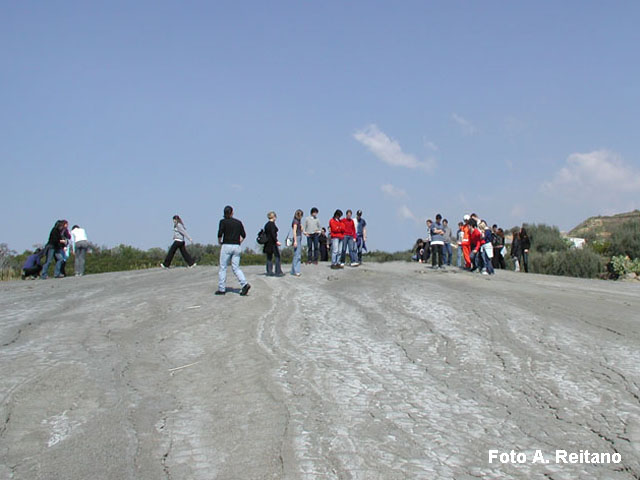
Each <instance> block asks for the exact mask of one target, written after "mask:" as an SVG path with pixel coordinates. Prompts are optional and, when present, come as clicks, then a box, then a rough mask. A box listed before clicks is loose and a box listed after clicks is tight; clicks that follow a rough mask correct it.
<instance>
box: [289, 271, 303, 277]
mask: <svg viewBox="0 0 640 480" xmlns="http://www.w3.org/2000/svg"><path fill="white" fill-rule="evenodd" d="M291 275H293V276H294V277H299V276H300V275H302V274H301V273H300V272H298V273H292V274H291Z"/></svg>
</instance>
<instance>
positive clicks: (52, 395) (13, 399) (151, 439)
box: [0, 263, 640, 480]
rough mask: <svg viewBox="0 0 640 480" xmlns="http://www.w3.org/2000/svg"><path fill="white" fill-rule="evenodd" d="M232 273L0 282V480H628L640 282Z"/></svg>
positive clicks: (427, 273) (412, 268)
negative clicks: (247, 286)
mask: <svg viewBox="0 0 640 480" xmlns="http://www.w3.org/2000/svg"><path fill="white" fill-rule="evenodd" d="M244 271H245V274H247V278H248V279H249V281H250V283H251V284H252V286H253V288H252V289H251V291H250V293H249V295H248V296H247V297H241V296H239V295H238V284H237V282H236V280H235V278H234V277H233V275H231V274H230V276H229V279H228V284H229V285H230V286H231V287H233V288H234V289H235V292H233V291H232V292H228V293H227V295H226V296H224V297H218V296H214V295H213V292H214V290H215V288H216V274H217V269H216V268H213V267H198V268H196V269H193V270H187V269H184V268H176V269H172V270H170V271H162V270H160V269H156V270H146V271H135V272H125V273H111V274H102V275H92V276H86V277H84V278H67V279H62V280H47V281H25V282H12V283H4V284H2V285H0V366H1V371H2V375H1V376H0V394H1V399H2V402H1V405H0V478H3V479H4V478H8V479H29V480H33V479H47V480H51V479H64V480H76V479H78V480H80V479H114V480H116V479H117V480H122V479H136V480H137V479H143V480H144V479H149V480H158V479H165V478H166V479H334V478H336V479H366V480H369V479H413V478H416V479H456V480H465V479H477V478H491V479H503V478H504V479H511V478H518V479H556V480H560V479H577V478H590V479H607V480H611V479H613V480H616V479H638V478H640V349H639V347H640V301H639V300H640V287H639V286H638V285H636V284H631V283H614V282H604V281H597V280H582V279H571V278H561V277H550V276H541V275H531V274H529V275H527V274H516V273H513V272H503V271H501V272H498V274H497V275H495V276H494V277H491V278H487V277H483V276H480V275H476V274H469V273H466V272H459V271H458V270H456V269H453V270H449V271H445V272H441V271H432V270H430V269H427V268H425V267H423V266H419V265H417V264H410V263H391V264H371V265H369V264H367V265H364V266H362V267H360V268H354V269H345V270H344V271H332V270H330V269H329V268H328V267H327V266H326V265H323V266H306V267H303V275H302V277H300V278H295V277H292V276H287V277H285V278H267V277H265V276H264V275H263V268H262V267H245V268H244ZM490 449H498V450H500V451H504V452H509V451H511V450H515V451H517V452H524V453H525V454H526V455H527V458H528V461H527V462H526V463H524V464H502V463H496V462H493V463H489V455H488V452H489V450H490ZM537 449H539V450H541V451H542V452H544V455H545V456H546V458H547V459H551V460H552V461H550V462H549V463H547V464H541V463H540V462H538V463H532V462H531V458H532V456H533V452H534V451H535V450H537ZM557 449H561V450H566V451H569V452H579V451H580V450H589V451H590V452H602V453H604V452H608V453H614V452H618V453H619V454H620V456H621V458H622V461H621V462H620V463H618V464H613V463H611V464H600V465H594V464H562V463H561V464H557V463H555V461H553V459H554V454H555V451H556V450H557Z"/></svg>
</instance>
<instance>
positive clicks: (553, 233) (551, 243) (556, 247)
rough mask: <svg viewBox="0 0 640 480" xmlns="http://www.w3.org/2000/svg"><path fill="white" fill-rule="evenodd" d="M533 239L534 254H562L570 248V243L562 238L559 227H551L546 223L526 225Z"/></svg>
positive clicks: (532, 248)
mask: <svg viewBox="0 0 640 480" xmlns="http://www.w3.org/2000/svg"><path fill="white" fill-rule="evenodd" d="M525 228H526V230H527V233H528V234H529V238H530V239H531V250H532V251H534V252H540V253H545V252H561V251H564V250H568V249H569V248H570V246H571V245H570V242H568V241H567V240H565V239H564V238H562V236H561V235H560V230H558V227H550V226H549V225H545V224H544V223H540V224H537V225H536V224H533V225H525Z"/></svg>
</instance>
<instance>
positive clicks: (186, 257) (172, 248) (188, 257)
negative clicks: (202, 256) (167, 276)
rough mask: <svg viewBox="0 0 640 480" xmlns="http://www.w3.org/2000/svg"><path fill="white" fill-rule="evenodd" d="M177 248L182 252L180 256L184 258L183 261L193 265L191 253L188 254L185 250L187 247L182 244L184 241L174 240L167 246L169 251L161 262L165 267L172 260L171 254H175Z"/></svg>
mask: <svg viewBox="0 0 640 480" xmlns="http://www.w3.org/2000/svg"><path fill="white" fill-rule="evenodd" d="M178 249H180V253H181V254H182V258H184V261H185V262H186V263H187V265H189V266H191V265H193V259H192V258H191V255H189V252H187V249H186V247H185V246H184V242H181V241H180V240H176V241H174V242H173V244H172V245H171V246H170V247H169V251H168V252H167V256H166V258H165V259H164V262H162V264H163V265H164V266H165V267H168V266H169V265H171V261H172V260H173V256H174V255H175V254H176V250H178Z"/></svg>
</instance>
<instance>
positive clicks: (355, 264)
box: [351, 262, 360, 267]
mask: <svg viewBox="0 0 640 480" xmlns="http://www.w3.org/2000/svg"><path fill="white" fill-rule="evenodd" d="M358 265H360V264H359V263H358V262H356V263H352V264H351V266H352V267H357V266H358Z"/></svg>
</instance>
